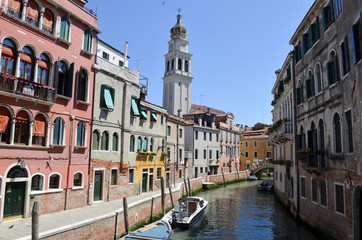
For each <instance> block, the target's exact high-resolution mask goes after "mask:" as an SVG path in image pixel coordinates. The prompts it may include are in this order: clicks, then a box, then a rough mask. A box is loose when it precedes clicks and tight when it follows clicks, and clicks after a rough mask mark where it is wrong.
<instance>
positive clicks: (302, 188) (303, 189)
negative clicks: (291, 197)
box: [300, 177, 306, 198]
mask: <svg viewBox="0 0 362 240" xmlns="http://www.w3.org/2000/svg"><path fill="white" fill-rule="evenodd" d="M300 185H301V191H302V192H301V196H302V197H304V198H305V197H306V195H305V177H301V178H300Z"/></svg>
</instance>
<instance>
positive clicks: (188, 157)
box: [184, 151, 192, 159]
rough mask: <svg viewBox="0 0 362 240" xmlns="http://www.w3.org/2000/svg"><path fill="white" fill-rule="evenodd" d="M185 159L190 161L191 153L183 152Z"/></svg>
mask: <svg viewBox="0 0 362 240" xmlns="http://www.w3.org/2000/svg"><path fill="white" fill-rule="evenodd" d="M184 153H185V158H187V159H192V152H191V151H185V152H184Z"/></svg>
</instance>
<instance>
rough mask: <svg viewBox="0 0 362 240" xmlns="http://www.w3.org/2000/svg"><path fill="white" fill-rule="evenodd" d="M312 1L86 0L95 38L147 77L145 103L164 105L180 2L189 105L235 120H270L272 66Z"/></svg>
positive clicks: (282, 57)
mask: <svg viewBox="0 0 362 240" xmlns="http://www.w3.org/2000/svg"><path fill="white" fill-rule="evenodd" d="M313 2H314V1H313V0H293V1H291V0H276V1H270V0H259V1H244V0H218V1H216V0H165V1H164V0H106V1H104V0H103V1H102V0H89V1H88V5H87V7H88V8H91V9H93V10H94V11H96V12H97V15H98V28H99V29H100V30H101V31H102V33H101V34H100V35H99V38H100V39H102V40H103V41H105V42H107V43H108V44H110V45H112V46H113V47H115V48H117V49H119V50H121V51H122V52H123V51H124V45H125V42H126V41H128V43H129V45H128V55H129V56H130V57H131V59H130V62H129V67H130V69H137V68H138V69H139V70H140V73H141V74H142V75H144V76H146V77H147V78H148V79H149V82H148V84H149V88H148V93H149V94H148V96H147V101H149V102H152V103H154V104H157V105H160V106H162V91H163V89H162V88H163V84H162V77H163V74H164V70H165V69H164V66H165V63H164V61H165V59H164V55H165V54H166V53H167V51H168V44H167V42H168V41H169V40H170V29H171V28H172V27H173V26H174V25H175V24H176V16H177V13H178V11H177V9H178V8H181V9H182V11H181V14H182V23H183V25H184V26H185V27H186V28H187V31H188V37H187V38H188V41H189V43H190V45H189V52H190V53H191V54H193V57H192V60H191V71H192V76H193V77H194V79H193V82H192V103H194V104H200V105H206V106H210V107H213V108H217V109H220V110H223V111H225V112H229V111H230V112H232V113H233V114H234V116H235V122H236V123H240V124H243V125H248V126H251V125H254V124H255V123H257V122H264V123H272V115H271V110H272V106H271V105H270V103H271V101H272V99H273V96H272V95H271V90H272V87H273V84H274V82H275V79H276V76H275V73H274V72H275V70H277V69H278V68H280V67H281V66H282V64H283V62H284V60H285V58H286V56H287V54H288V52H289V51H290V50H292V49H293V48H292V46H290V45H289V40H290V38H291V37H292V35H293V33H294V32H295V30H296V29H297V27H298V26H299V24H300V22H301V21H302V19H303V18H304V16H305V14H306V13H307V11H308V10H309V8H310V7H311V6H312V4H313Z"/></svg>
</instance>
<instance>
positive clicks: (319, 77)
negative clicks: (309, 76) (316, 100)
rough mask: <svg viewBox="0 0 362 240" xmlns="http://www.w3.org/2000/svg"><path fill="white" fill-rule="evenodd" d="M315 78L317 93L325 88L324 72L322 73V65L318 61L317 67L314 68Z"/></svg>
mask: <svg viewBox="0 0 362 240" xmlns="http://www.w3.org/2000/svg"><path fill="white" fill-rule="evenodd" d="M314 79H315V89H316V93H319V92H321V91H322V89H323V84H322V74H321V65H320V64H319V63H318V64H317V65H316V68H315V70H314Z"/></svg>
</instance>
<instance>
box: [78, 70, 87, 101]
mask: <svg viewBox="0 0 362 240" xmlns="http://www.w3.org/2000/svg"><path fill="white" fill-rule="evenodd" d="M87 93H88V73H87V71H86V70H85V69H84V68H81V69H80V74H79V78H78V94H77V100H81V101H83V102H87V98H88V96H87Z"/></svg>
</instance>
